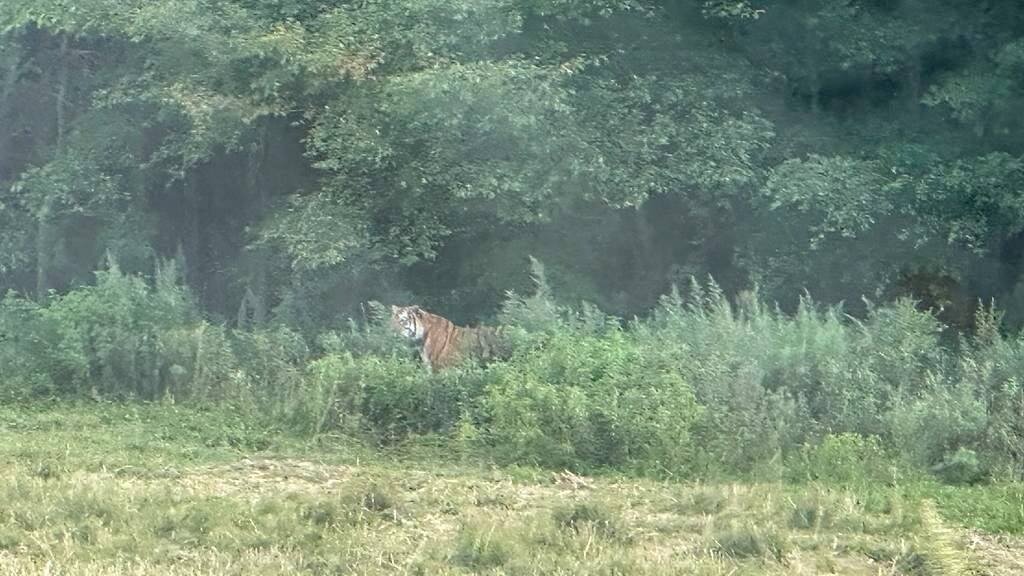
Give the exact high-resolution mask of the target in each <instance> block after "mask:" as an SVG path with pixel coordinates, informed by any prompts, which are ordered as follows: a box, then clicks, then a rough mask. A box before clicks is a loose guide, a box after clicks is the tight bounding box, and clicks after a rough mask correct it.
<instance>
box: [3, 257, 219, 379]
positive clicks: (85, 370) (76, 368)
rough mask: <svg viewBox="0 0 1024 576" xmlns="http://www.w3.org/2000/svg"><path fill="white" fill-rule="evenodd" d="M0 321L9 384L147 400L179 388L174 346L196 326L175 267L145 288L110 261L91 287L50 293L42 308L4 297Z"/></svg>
mask: <svg viewBox="0 0 1024 576" xmlns="http://www.w3.org/2000/svg"><path fill="white" fill-rule="evenodd" d="M0 318H2V320H0V327H2V329H3V331H4V332H6V333H10V334H14V335H16V338H15V343H14V344H12V345H10V346H4V350H5V351H6V353H5V355H7V356H9V358H7V359H8V360H11V362H10V364H9V365H8V364H7V363H5V368H6V367H7V366H10V367H11V370H10V371H9V372H8V373H7V374H5V378H6V379H7V384H6V385H7V386H8V387H10V386H12V382H13V386H20V387H22V389H23V390H28V391H30V393H33V394H39V393H46V394H84V393H94V394H100V395H104V396H111V397H139V398H147V399H154V398H159V397H162V396H163V395H165V394H167V393H173V392H174V391H176V389H178V388H179V387H180V383H181V380H182V378H181V376H182V370H183V369H184V367H183V366H182V362H183V361H184V359H183V358H182V357H181V356H180V355H179V354H178V352H180V350H181V347H180V346H176V345H174V344H173V341H174V340H175V339H177V340H179V342H180V340H181V333H182V331H186V332H187V331H188V330H189V329H191V328H195V327H196V326H199V325H201V321H200V319H199V315H198V313H197V312H196V307H195V305H194V303H193V301H192V299H191V297H190V296H189V294H188V292H187V291H186V290H185V289H183V288H181V287H180V286H179V285H178V284H177V277H176V273H175V270H174V268H173V266H170V265H168V266H165V267H163V268H160V269H158V270H157V274H156V279H155V285H154V286H153V287H151V286H149V285H148V284H147V283H146V282H145V281H144V280H143V279H142V278H139V277H135V276H129V275H126V274H123V273H121V271H120V270H119V268H118V267H117V265H116V263H113V262H111V264H110V266H109V269H108V270H104V271H99V272H97V273H96V285H95V286H84V287H81V288H78V289H76V290H73V291H71V292H69V293H68V294H65V295H63V296H55V297H54V298H53V299H52V300H51V301H50V302H49V303H48V304H47V305H45V306H40V305H36V304H33V303H30V302H27V301H25V300H23V299H21V298H18V297H16V296H14V295H10V294H9V295H8V296H7V298H5V299H4V301H3V304H2V312H0ZM176 332H177V333H178V334H177V336H176V335H175V333H176ZM176 366H177V368H176ZM186 370H187V369H186ZM5 372H7V371H6V370H5Z"/></svg>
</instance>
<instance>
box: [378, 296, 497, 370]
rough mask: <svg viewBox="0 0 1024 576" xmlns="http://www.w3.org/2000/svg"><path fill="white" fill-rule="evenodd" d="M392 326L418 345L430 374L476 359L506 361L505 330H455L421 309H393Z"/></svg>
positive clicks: (450, 325) (479, 328) (448, 323)
mask: <svg viewBox="0 0 1024 576" xmlns="http://www.w3.org/2000/svg"><path fill="white" fill-rule="evenodd" d="M391 326H392V327H393V328H394V329H395V330H396V331H397V332H398V333H399V334H401V335H402V336H404V337H406V338H408V339H410V340H412V341H413V342H415V343H417V344H418V345H419V356H420V360H421V361H422V362H423V363H424V364H425V365H426V366H427V367H428V369H430V370H441V369H443V368H450V367H452V366H455V365H457V364H459V363H460V362H462V361H463V360H466V359H469V358H473V359H476V360H478V361H481V362H486V361H489V360H507V359H508V357H509V355H510V354H509V349H508V347H507V346H506V344H507V343H506V342H505V341H504V340H505V338H504V330H502V328H492V327H489V326H480V327H476V328H468V327H465V326H456V325H455V324H454V323H453V322H452V321H450V320H448V319H447V318H444V317H443V316H438V315H437V314H433V313H431V312H427V311H426V310H424V309H422V308H420V307H419V306H395V305H392V306H391Z"/></svg>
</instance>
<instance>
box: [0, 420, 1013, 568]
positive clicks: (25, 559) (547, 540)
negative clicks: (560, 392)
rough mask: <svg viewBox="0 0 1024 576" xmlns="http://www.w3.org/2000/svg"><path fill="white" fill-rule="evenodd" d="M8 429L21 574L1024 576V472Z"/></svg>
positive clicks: (115, 425) (6, 532)
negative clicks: (512, 453)
mask: <svg viewBox="0 0 1024 576" xmlns="http://www.w3.org/2000/svg"><path fill="white" fill-rule="evenodd" d="M0 439H2V442H0V465H2V467H3V474H2V476H0V573H3V574H44V573H45V574H54V575H56V574H82V575H84V574H90V575H92V574H95V575H114V574H168V575H170V574H174V575H177V574H182V575H184V574H425V575H426V574H523V575H525V574H566V575H568V574H601V575H613V574H623V575H626V574H640V575H644V574H657V575H661V574H698V575H699V574H709V575H712V574H713V575H734V574H736V575H741V574H865V575H867V574H872V575H876V574H910V575H932V574H934V575H951V574H992V575H1004V574H1024V543H1022V540H1021V539H1020V536H1018V535H1017V534H1015V533H1019V532H1021V530H1020V528H1021V527H1022V526H1024V520H1022V517H1024V505H1022V504H1021V502H1022V500H1021V493H1022V491H1021V487H1020V486H1016V485H1000V486H990V487H974V488H948V487H943V488H940V487H937V486H933V485H926V484H914V485H911V486H903V487H891V486H890V487H883V486H878V487H860V488H851V487H838V486H825V485H814V484H809V485H799V486H794V485H786V484H782V483H717V484H701V483H692V482H691V483H673V482H656V481H652V480H638V479H627V478H621V477H611V476H608V477H596V478H586V479H581V478H578V477H575V476H573V475H571V474H552V473H551V472H545V471H540V470H536V469H532V468H514V469H498V468H493V467H490V466H487V465H486V464H483V463H480V462H457V461H451V462H449V461H447V460H446V459H445V458H444V457H443V456H441V455H438V453H437V452H436V451H431V452H429V453H428V454H427V455H426V456H424V455H422V454H420V453H385V452H379V451H371V450H368V449H366V448H364V447H361V446H359V445H356V444H354V443H352V442H350V441H346V440H345V439H343V438H327V439H320V440H319V441H310V440H301V441H300V440H297V439H293V438H289V437H288V436H287V435H284V434H281V433H275V432H273V431H268V430H265V429H260V428H258V427H252V426H249V425H248V424H247V423H246V422H245V421H244V419H242V418H241V417H239V416H237V415H232V414H231V413H223V412H217V411H199V410H193V409H185V408H180V407H174V406H166V405H163V406H155V405H154V406H145V405H118V404H109V405H100V404H95V405H67V404H55V405H47V406H38V407H28V408H26V407H6V408H0Z"/></svg>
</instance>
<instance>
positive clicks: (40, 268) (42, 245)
mask: <svg viewBox="0 0 1024 576" xmlns="http://www.w3.org/2000/svg"><path fill="white" fill-rule="evenodd" d="M67 55H68V35H67V34H64V35H63V36H62V37H61V41H60V55H59V59H60V72H59V74H58V77H57V109H56V119H57V146H56V149H57V152H56V156H60V155H61V154H62V153H63V152H64V133H65V131H66V130H67V118H66V112H67V106H66V100H67V94H68V58H67ZM53 229H54V224H53V197H52V196H47V197H46V198H45V199H44V200H43V206H42V208H41V209H40V210H39V214H38V215H37V216H36V298H37V299H38V300H40V301H43V300H45V299H46V297H47V294H48V293H49V291H50V276H49V274H50V267H51V265H52V261H53V236H54V230H53Z"/></svg>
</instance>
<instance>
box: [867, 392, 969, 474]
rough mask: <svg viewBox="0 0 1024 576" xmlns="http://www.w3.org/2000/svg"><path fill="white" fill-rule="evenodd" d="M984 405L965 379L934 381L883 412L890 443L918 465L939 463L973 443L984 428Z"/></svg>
mask: <svg viewBox="0 0 1024 576" xmlns="http://www.w3.org/2000/svg"><path fill="white" fill-rule="evenodd" d="M987 419H988V417H987V414H986V410H985V405H984V404H983V403H982V402H981V400H979V399H978V398H977V396H976V394H975V391H974V390H973V389H972V386H971V384H970V383H968V382H963V381H961V382H956V383H953V384H952V385H949V384H946V383H944V382H934V383H932V384H930V385H929V386H928V388H927V389H926V390H924V391H922V392H921V393H920V394H919V396H918V397H916V398H913V399H908V400H903V401H900V402H898V403H896V404H895V405H894V406H893V407H892V409H891V410H890V411H889V413H888V414H886V421H887V422H888V424H889V428H890V434H891V436H892V439H893V442H894V445H895V446H896V449H897V450H898V451H899V453H900V454H902V455H903V457H904V458H905V459H906V460H907V461H908V462H910V463H911V464H913V465H915V466H918V467H920V468H929V467H932V466H934V465H936V464H939V463H940V462H942V460H943V458H944V457H946V455H947V454H953V453H954V452H956V451H957V449H959V448H961V447H974V446H977V445H978V444H979V443H980V442H981V440H982V438H983V436H984V434H985V429H986V427H987Z"/></svg>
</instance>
